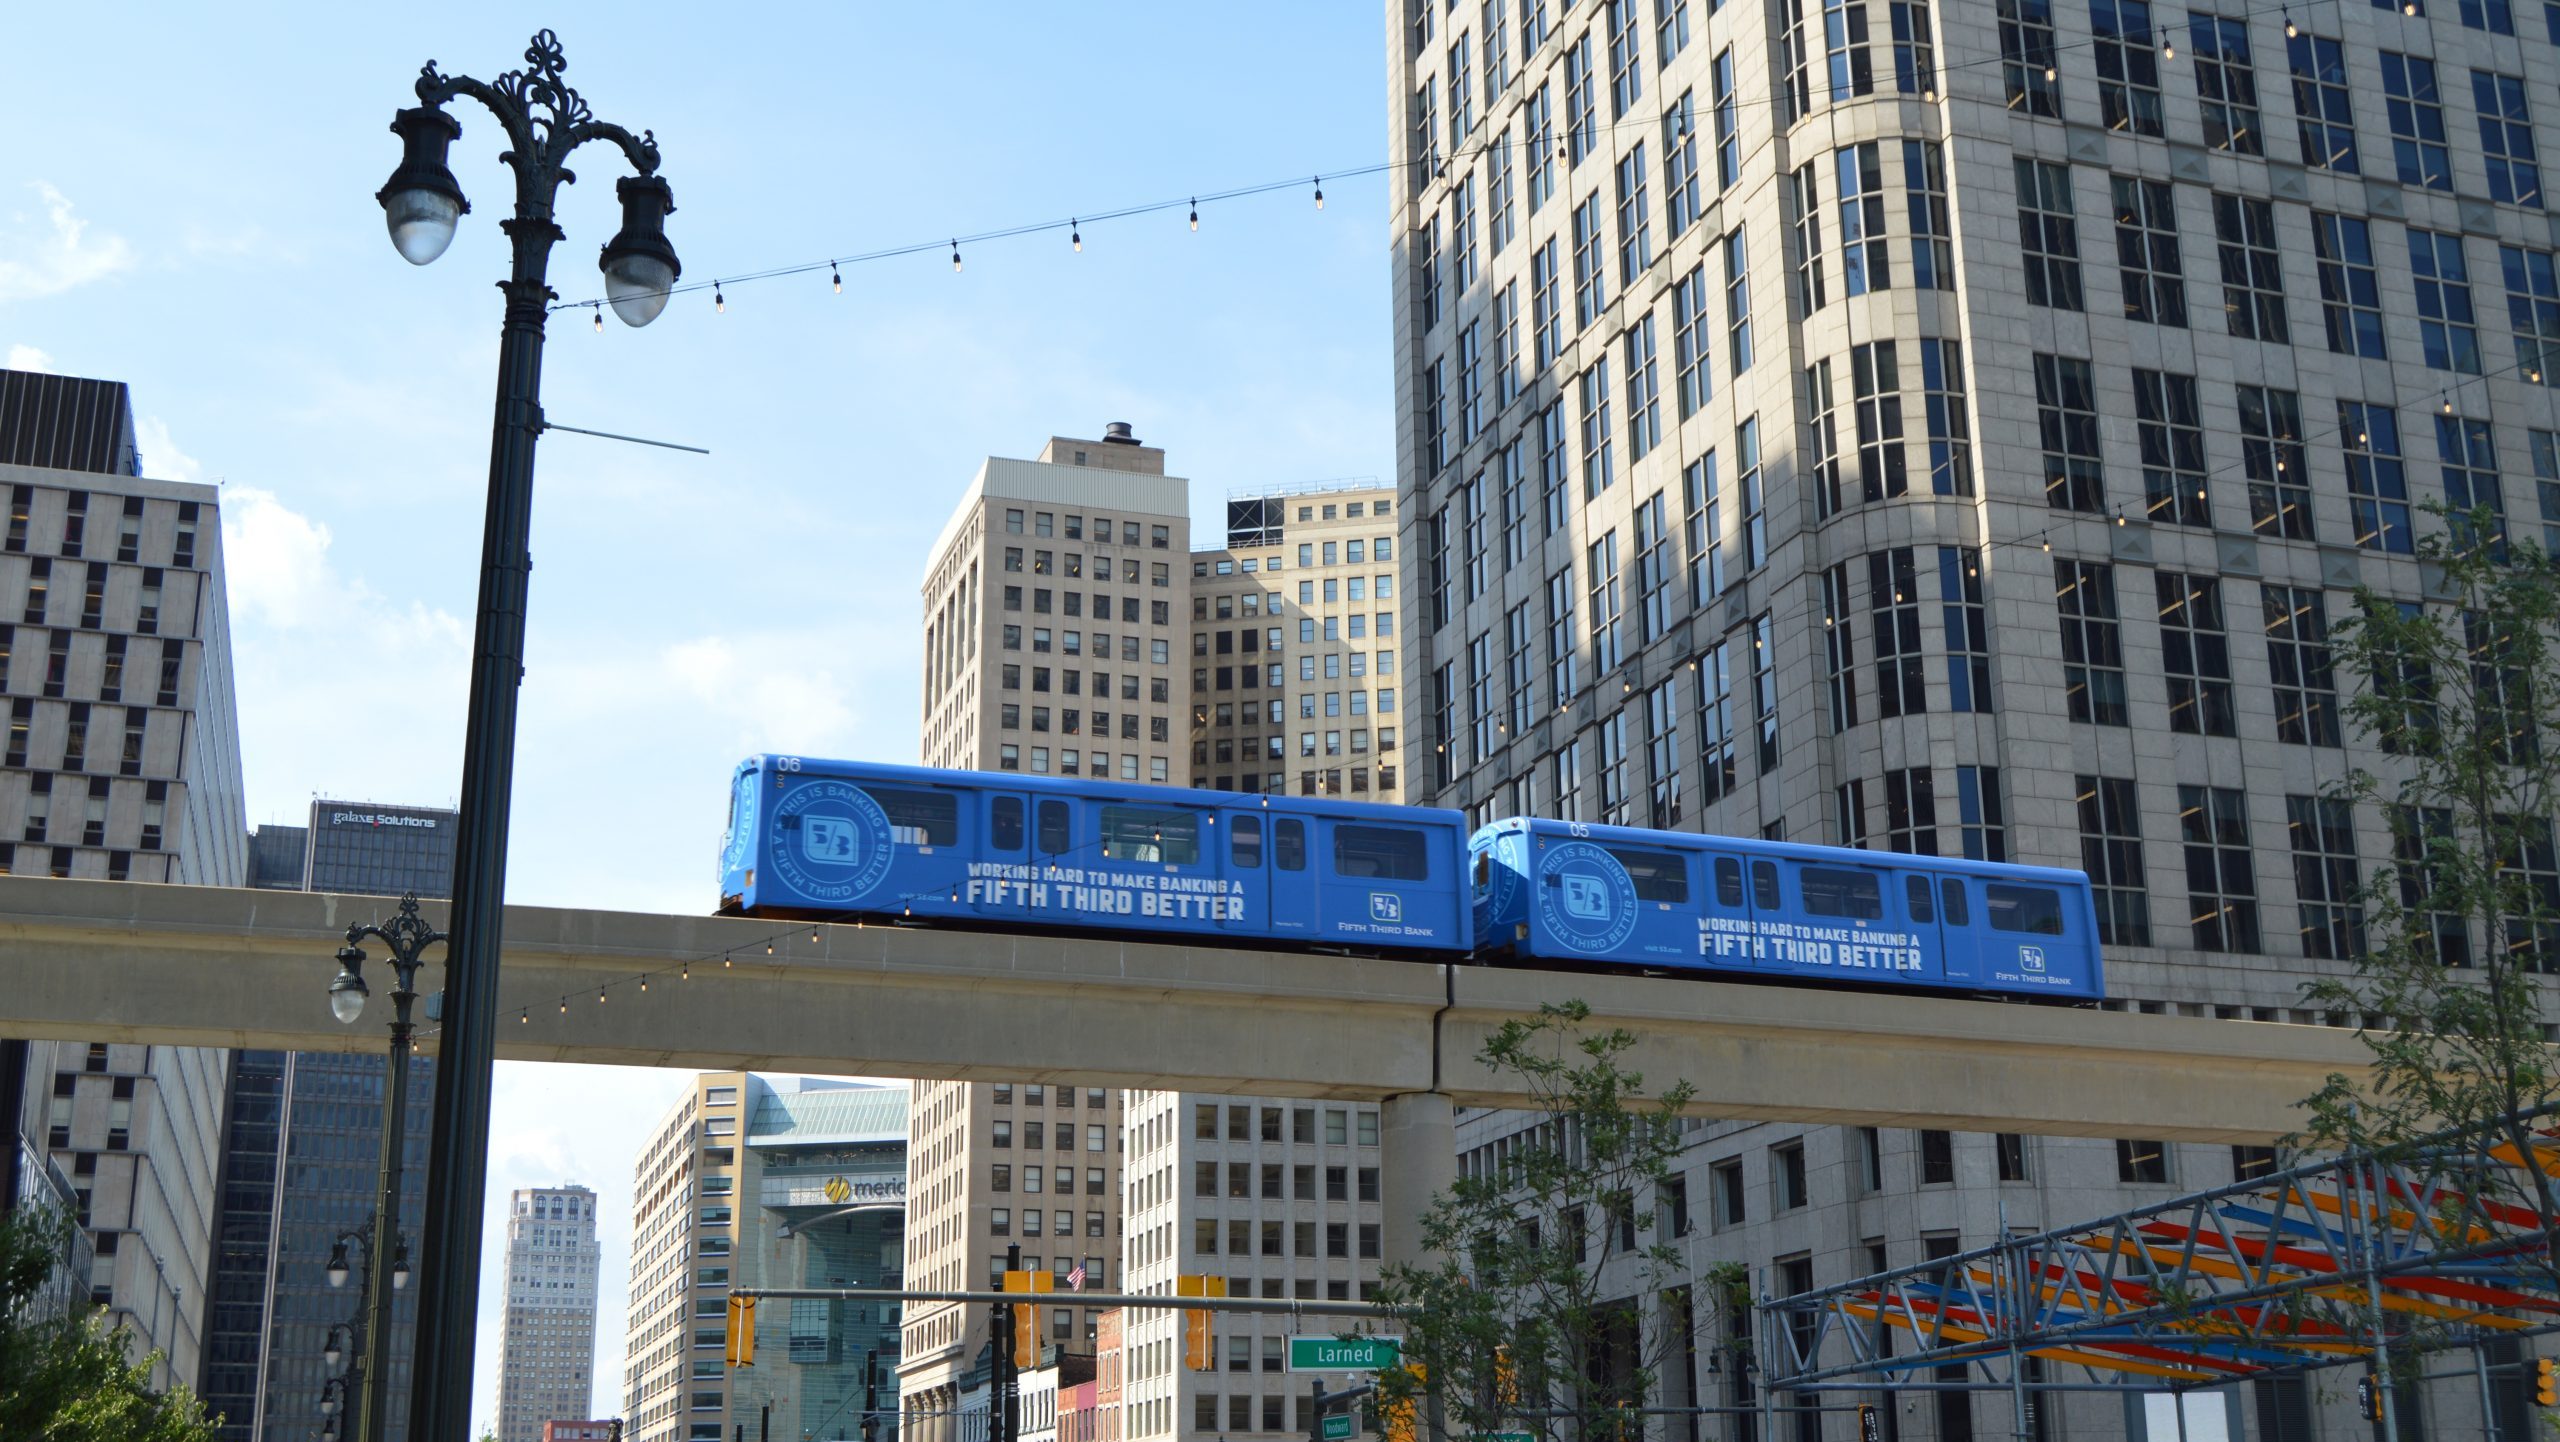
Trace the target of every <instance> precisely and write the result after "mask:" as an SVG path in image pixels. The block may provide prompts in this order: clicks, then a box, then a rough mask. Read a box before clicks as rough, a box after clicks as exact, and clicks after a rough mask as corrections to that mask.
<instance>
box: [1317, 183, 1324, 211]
mask: <svg viewBox="0 0 2560 1442" xmlns="http://www.w3.org/2000/svg"><path fill="white" fill-rule="evenodd" d="M1316 209H1318V210H1322V209H1324V177H1323V176H1321V175H1319V176H1317V177H1316Z"/></svg>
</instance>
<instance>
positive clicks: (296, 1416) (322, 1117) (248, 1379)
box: [196, 800, 455, 1442]
mask: <svg viewBox="0 0 2560 1442" xmlns="http://www.w3.org/2000/svg"><path fill="white" fill-rule="evenodd" d="M454 820H455V813H454V812H451V811H440V810H434V809H430V808H426V807H416V806H382V805H376V804H374V803H371V802H352V801H332V800H315V801H313V802H312V803H311V810H310V815H309V818H308V821H309V824H308V825H304V826H278V825H268V826H261V827H259V828H258V829H257V830H256V831H255V832H254V833H252V834H251V836H250V837H249V858H250V867H249V870H250V884H251V885H252V886H258V887H266V888H271V889H277V890H286V891H306V890H307V891H329V892H351V893H356V894H360V895H373V896H396V895H400V894H402V893H406V892H415V893H417V894H418V895H420V896H423V897H428V898H441V897H443V896H444V895H445V894H446V893H447V892H448V891H449V890H450V889H451V885H452V874H453V845H454ZM375 919H377V920H379V919H383V918H375ZM371 950H372V952H373V953H374V955H375V956H376V958H377V970H376V979H377V985H376V1000H375V1001H374V1002H373V1003H372V1004H371V1005H370V1006H368V1007H367V1008H366V1010H365V1014H364V1016H363V1017H362V1018H361V1019H360V1020H359V1021H358V1022H357V1023H356V1025H355V1026H354V1027H352V1028H350V1035H351V1036H354V1037H357V1038H358V1039H359V1040H362V1039H364V1038H370V1039H371V1040H372V1042H377V1043H380V1044H382V1045H384V1046H387V1045H388V1042H389V1033H388V1031H387V1029H386V1028H387V1025H388V1015H387V1013H388V1011H389V1008H390V1004H391V1003H390V1000H389V987H388V985H387V984H382V982H381V977H382V975H383V973H382V972H381V971H380V969H379V964H378V963H379V958H380V953H381V948H380V947H378V946H377V947H373V948H371ZM431 964H432V962H431ZM418 1019H419V1021H420V1022H421V1023H422V1024H423V1022H424V1020H425V1018H424V1017H423V1015H421V1016H420V1017H419V1018H418ZM385 1061H386V1057H385V1055H384V1053H383V1051H382V1050H381V1047H380V1046H375V1045H370V1044H368V1045H367V1048H366V1049H365V1050H362V1051H354V1052H281V1051H237V1052H233V1053H232V1054H231V1067H230V1080H229V1084H228V1086H227V1088H226V1090H225V1096H224V1099H223V1109H224V1128H223V1142H222V1161H221V1169H220V1178H221V1181H220V1192H219V1200H218V1203H217V1207H216V1213H215V1218H214V1262H213V1275H212V1278H211V1291H210V1299H209V1301H208V1304H207V1312H206V1318H205V1348H204V1365H203V1369H202V1374H201V1377H200V1379H199V1381H198V1382H197V1384H196V1387H197V1392H198V1394H199V1395H200V1396H202V1397H203V1398H204V1399H205V1407H206V1410H207V1411H209V1412H215V1413H219V1414H220V1415H221V1417H222V1436H223V1438H224V1442H304V1439H305V1438H306V1437H307V1435H308V1434H309V1432H310V1431H311V1425H312V1424H311V1421H310V1419H311V1418H313V1417H315V1416H318V1415H320V1414H319V1410H318V1409H319V1404H320V1399H321V1394H322V1392H323V1391H324V1390H325V1389H326V1388H327V1386H328V1384H329V1381H330V1379H331V1378H333V1377H346V1378H349V1379H351V1381H352V1382H353V1383H355V1384H358V1385H361V1383H362V1382H363V1380H364V1377H365V1375H366V1374H367V1372H368V1371H369V1370H370V1369H371V1368H373V1367H374V1366H376V1365H385V1366H388V1367H389V1368H390V1369H391V1374H390V1379H389V1388H388V1390H387V1392H386V1400H387V1403H388V1411H389V1416H388V1417H387V1418H386V1419H385V1426H384V1430H383V1432H382V1434H381V1435H382V1436H383V1438H384V1439H385V1442H400V1439H403V1438H405V1437H406V1436H407V1435H408V1413H409V1357H410V1350H411V1347H410V1338H411V1328H412V1322H413V1318H414V1316H415V1313H416V1309H417V1301H416V1295H415V1293H412V1292H409V1291H406V1290H404V1291H402V1292H400V1293H398V1294H397V1295H395V1296H394V1297H393V1298H392V1303H391V1328H390V1333H391V1335H390V1337H389V1338H388V1339H387V1340H386V1341H385V1342H384V1343H383V1344H381V1345H377V1344H376V1342H375V1340H374V1339H373V1338H370V1337H367V1336H365V1335H363V1332H364V1319H365V1316H366V1315H367V1314H366V1311H365V1308H364V1305H363V1304H364V1302H365V1300H366V1299H365V1295H364V1292H365V1287H366V1286H367V1285H369V1283H368V1280H367V1278H368V1273H367V1272H366V1270H365V1267H364V1253H363V1250H362V1248H361V1247H360V1246H358V1245H355V1244H353V1243H350V1244H349V1246H348V1252H349V1260H350V1261H351V1262H352V1263H354V1266H353V1268H352V1271H353V1276H352V1277H351V1278H350V1280H349V1281H348V1282H347V1283H346V1284H345V1285H342V1286H332V1285H330V1283H329V1280H328V1263H329V1256H330V1253H331V1252H332V1251H334V1250H335V1249H336V1248H337V1246H338V1243H339V1239H340V1238H341V1237H344V1236H346V1235H348V1234H349V1233H353V1232H355V1231H357V1229H358V1228H360V1227H362V1226H364V1225H365V1223H366V1221H367V1219H369V1218H370V1217H372V1215H373V1212H374V1208H375V1207H376V1206H377V1205H378V1204H379V1202H380V1198H381V1192H382V1181H381V1172H380V1149H381V1145H382V1110H383V1091H384V1089H383V1077H384V1066H385ZM434 1076H435V1061H434V1059H433V1058H432V1057H417V1058H413V1059H412V1060H411V1061H410V1062H409V1105H408V1122H407V1130H406V1132H405V1133H404V1136H405V1140H406V1147H405V1151H406V1158H405V1160H404V1163H403V1173H402V1176H403V1182H402V1187H401V1194H400V1213H401V1222H400V1228H401V1232H402V1235H403V1236H405V1237H409V1238H414V1237H415V1236H416V1235H417V1229H418V1227H419V1225H420V1224H421V1222H422V1220H423V1217H424V1215H425V1212H424V1208H425V1205H426V1203H425V1196H426V1147H427V1134H428V1129H429V1124H430V1114H431V1112H432V1109H433V1105H434V1089H435V1088H434V1080H433V1079H434ZM392 1245H393V1246H395V1247H396V1246H397V1245H398V1243H397V1242H394V1243H393V1244H392ZM339 1327H346V1328H347V1329H348V1332H349V1335H348V1336H346V1337H345V1338H343V1339H342V1340H343V1341H344V1343H345V1347H344V1360H342V1361H341V1362H339V1363H338V1364H336V1365H335V1366H332V1365H330V1364H329V1363H328V1362H327V1360H326V1359H325V1358H324V1357H323V1356H322V1355H321V1354H322V1351H323V1349H324V1347H325V1345H326V1343H327V1342H328V1340H329V1333H330V1332H331V1331H332V1330H333V1329H336V1328H339Z"/></svg>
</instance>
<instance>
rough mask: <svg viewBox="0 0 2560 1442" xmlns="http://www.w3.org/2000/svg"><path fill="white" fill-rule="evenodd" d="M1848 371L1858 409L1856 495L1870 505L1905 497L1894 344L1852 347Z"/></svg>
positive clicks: (1899, 389)
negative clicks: (1873, 502) (1875, 502)
mask: <svg viewBox="0 0 2560 1442" xmlns="http://www.w3.org/2000/svg"><path fill="white" fill-rule="evenodd" d="M1920 344H1921V345H1923V346H1928V345H1933V344H1935V342H1931V341H1922V342H1920ZM1849 371H1850V378H1851V387H1852V390H1853V391H1854V401H1855V404H1856V406H1857V425H1858V493H1859V496H1860V498H1861V499H1863V500H1866V501H1871V502H1872V501H1882V500H1889V499H1892V498H1893V497H1896V496H1902V495H1906V494H1908V493H1909V492H1910V489H1911V481H1910V476H1909V474H1908V472H1907V470H1906V458H1905V456H1904V454H1903V448H1902V367H1901V365H1900V364H1899V363H1898V361H1897V358H1896V352H1895V346H1894V343H1893V342H1892V341H1889V340H1884V341H1874V342H1871V343H1869V344H1866V345H1857V346H1851V347H1850V348H1849Z"/></svg>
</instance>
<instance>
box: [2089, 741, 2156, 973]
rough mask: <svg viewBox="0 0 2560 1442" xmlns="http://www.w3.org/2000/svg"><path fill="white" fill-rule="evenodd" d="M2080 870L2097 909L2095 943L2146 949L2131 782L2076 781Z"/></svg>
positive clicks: (2147, 904)
mask: <svg viewBox="0 0 2560 1442" xmlns="http://www.w3.org/2000/svg"><path fill="white" fill-rule="evenodd" d="M2079 805H2080V869H2081V870H2083V871H2085V872H2087V873H2088V875H2089V884H2090V886H2091V888H2092V889H2093V891H2094V892H2095V900H2096V902H2097V908H2098V940H2099V941H2101V942H2103V943H2105V944H2106V945H2108V946H2149V945H2150V944H2151V900H2150V888H2149V886H2148V885H2147V884H2146V882H2145V880H2144V878H2143V874H2142V813H2141V811H2140V809H2139V808H2138V807H2137V806H2136V805H2135V804H2134V791H2133V782H2132V781H2131V780H2130V779H2129V778H2126V777H2121V776H2089V775H2083V776H2081V777H2080V778H2079Z"/></svg>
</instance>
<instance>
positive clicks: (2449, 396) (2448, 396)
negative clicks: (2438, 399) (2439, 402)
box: [2444, 391, 2453, 415]
mask: <svg viewBox="0 0 2560 1442" xmlns="http://www.w3.org/2000/svg"><path fill="white" fill-rule="evenodd" d="M2444 413H2445V414H2446V415H2452V414H2453V392H2451V391H2446V392H2445V393H2444Z"/></svg>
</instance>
